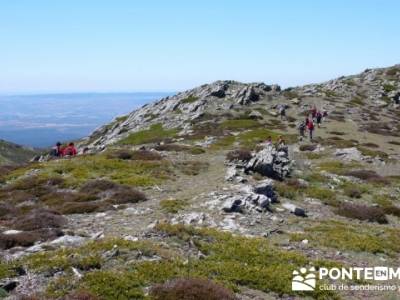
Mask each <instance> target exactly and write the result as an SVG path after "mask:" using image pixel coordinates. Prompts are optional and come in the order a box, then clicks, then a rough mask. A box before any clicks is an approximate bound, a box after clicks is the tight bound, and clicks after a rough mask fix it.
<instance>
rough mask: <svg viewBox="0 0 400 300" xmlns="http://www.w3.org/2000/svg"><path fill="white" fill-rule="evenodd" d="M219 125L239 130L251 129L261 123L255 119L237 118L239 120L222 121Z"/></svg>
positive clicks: (223, 127)
mask: <svg viewBox="0 0 400 300" xmlns="http://www.w3.org/2000/svg"><path fill="white" fill-rule="evenodd" d="M219 126H220V128H222V129H229V130H238V129H249V128H254V127H259V126H261V125H260V123H258V122H257V121H255V120H251V119H237V120H226V121H224V122H222V123H221V124H220V125H219Z"/></svg>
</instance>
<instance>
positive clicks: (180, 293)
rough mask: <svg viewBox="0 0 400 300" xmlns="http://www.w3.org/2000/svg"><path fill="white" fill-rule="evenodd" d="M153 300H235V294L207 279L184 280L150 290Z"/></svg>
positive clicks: (159, 285)
mask: <svg viewBox="0 0 400 300" xmlns="http://www.w3.org/2000/svg"><path fill="white" fill-rule="evenodd" d="M150 296H151V297H152V298H153V299H154V300H235V299H237V298H236V296H235V294H234V293H233V292H232V291H230V290H228V289H227V288H225V287H223V286H221V285H219V284H216V283H215V282H213V281H211V280H208V279H200V278H184V279H175V280H172V281H168V282H166V283H164V284H158V285H155V286H153V287H152V288H151V290H150Z"/></svg>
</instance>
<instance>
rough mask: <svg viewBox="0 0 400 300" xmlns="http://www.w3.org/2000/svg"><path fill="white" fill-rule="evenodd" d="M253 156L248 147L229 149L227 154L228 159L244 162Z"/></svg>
mask: <svg viewBox="0 0 400 300" xmlns="http://www.w3.org/2000/svg"><path fill="white" fill-rule="evenodd" d="M251 158H252V154H251V151H250V150H248V149H237V150H232V151H229V152H228V153H227V155H226V159H227V160H228V161H235V160H240V161H243V162H248V161H249V160H250V159H251Z"/></svg>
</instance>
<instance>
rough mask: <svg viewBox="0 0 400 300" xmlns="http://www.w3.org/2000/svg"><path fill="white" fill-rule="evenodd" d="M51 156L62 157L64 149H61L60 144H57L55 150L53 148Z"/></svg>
mask: <svg viewBox="0 0 400 300" xmlns="http://www.w3.org/2000/svg"><path fill="white" fill-rule="evenodd" d="M50 156H51V157H61V156H62V149H61V143H60V142H57V144H56V145H55V146H54V147H53V148H51V151H50Z"/></svg>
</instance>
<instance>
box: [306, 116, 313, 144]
mask: <svg viewBox="0 0 400 300" xmlns="http://www.w3.org/2000/svg"><path fill="white" fill-rule="evenodd" d="M307 128H308V131H309V133H310V141H312V139H313V131H314V123H313V121H312V120H309V121H308V125H307Z"/></svg>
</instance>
